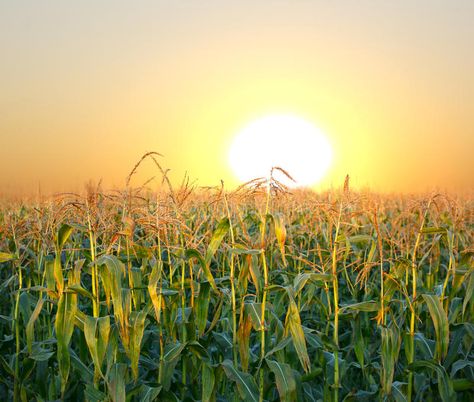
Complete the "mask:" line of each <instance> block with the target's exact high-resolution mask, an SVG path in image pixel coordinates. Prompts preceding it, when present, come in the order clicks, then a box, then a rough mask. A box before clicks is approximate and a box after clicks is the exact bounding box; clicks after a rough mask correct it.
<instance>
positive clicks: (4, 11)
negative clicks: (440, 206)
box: [0, 0, 474, 195]
mask: <svg viewBox="0 0 474 402" xmlns="http://www.w3.org/2000/svg"><path fill="white" fill-rule="evenodd" d="M473 20H474V2H473V1H472V0H458V1H451V2H448V1H441V0H429V1H428V0H425V1H413V0H409V1H408V0H407V1H406V0H398V1H369V0H361V1H349V0H348V1H322V0H321V1H309V0H299V1H298V0H294V1H270V0H269V1H247V0H241V1H207V0H199V1H184V0H181V1H156V0H155V1H134V2H128V1H117V0H115V1H80V2H72V1H71V2H67V1H41V2H38V1H21V0H18V1H7V0H1V1H0V55H1V56H0V57H1V62H0V195H3V194H28V193H30V194H32V193H35V192H38V191H41V192H43V193H52V192H58V191H79V190H81V189H83V187H84V184H85V183H86V182H88V181H89V180H92V181H94V182H98V181H99V180H102V183H103V186H104V187H106V188H114V187H115V188H116V187H123V186H124V185H125V179H126V177H127V175H128V173H129V172H130V170H131V169H132V168H133V166H134V164H135V163H136V162H137V161H138V159H139V158H140V156H141V155H143V154H144V153H145V152H147V151H157V152H159V153H161V154H162V155H163V157H161V158H160V162H161V163H162V165H163V166H164V167H165V168H166V169H170V177H171V178H172V180H173V181H174V182H178V181H179V180H180V179H181V178H182V177H183V175H184V174H185V172H187V173H188V174H189V176H190V177H191V179H193V180H195V182H196V185H202V186H208V185H218V184H219V183H220V180H221V179H223V180H224V182H225V183H227V185H228V186H235V185H237V184H238V181H237V178H236V176H235V175H234V174H233V172H232V170H231V168H230V166H229V161H228V159H229V158H228V155H229V147H230V144H231V143H232V140H233V138H234V137H235V136H236V135H237V134H238V133H239V131H241V130H242V129H243V128H244V127H245V126H246V125H247V124H249V123H250V122H252V121H254V120H256V119H259V118H262V117H264V116H266V115H273V114H292V115H295V116H299V117H301V118H303V119H305V120H307V121H309V122H311V123H312V124H314V125H315V126H316V127H317V128H318V129H319V130H321V131H322V132H324V133H325V135H326V136H327V138H328V140H329V141H330V143H331V144H332V147H333V163H332V165H331V167H330V169H329V171H328V173H327V175H326V177H325V178H324V179H323V181H322V182H321V183H319V185H318V186H317V188H318V189H319V188H325V187H336V186H339V185H340V184H341V183H343V181H344V177H345V175H346V174H349V175H350V176H351V183H352V184H353V185H354V186H356V187H360V188H366V187H369V188H371V189H372V190H375V191H381V192H418V191H429V190H432V189H439V190H448V191H460V192H464V191H468V190H472V189H473V187H474V185H473V184H474V180H473V178H472V177H473V174H474V158H473V151H474V74H473V73H472V72H473V71H474V51H473V49H474V24H473V23H472V21H473ZM157 174H158V172H157V171H156V169H155V168H154V166H153V164H152V163H150V162H148V163H145V164H143V166H142V167H141V169H140V172H139V174H138V175H137V176H136V177H135V178H134V182H133V184H134V185H141V184H142V183H143V182H145V181H146V180H147V179H148V178H151V177H153V176H155V175H157ZM152 185H153V186H155V187H156V186H159V181H158V180H157V181H156V182H152Z"/></svg>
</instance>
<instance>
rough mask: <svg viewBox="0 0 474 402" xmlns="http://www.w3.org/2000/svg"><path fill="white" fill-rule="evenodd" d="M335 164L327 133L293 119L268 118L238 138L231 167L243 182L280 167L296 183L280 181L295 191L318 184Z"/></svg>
mask: <svg viewBox="0 0 474 402" xmlns="http://www.w3.org/2000/svg"><path fill="white" fill-rule="evenodd" d="M331 160H332V148H331V144H330V143H329V141H328V139H327V137H326V136H325V135H324V133H323V132H322V131H321V130H319V129H318V128H317V127H315V126H314V125H313V124H311V123H310V122H308V121H306V120H304V119H301V118H299V117H296V116H291V115H273V116H266V117H263V118H261V119H259V120H256V121H254V122H252V123H250V124H249V125H248V126H246V127H245V128H244V129H243V130H242V131H240V132H239V133H238V134H237V135H236V137H235V138H234V140H233V142H232V145H231V147H230V152H229V164H230V166H231V168H232V170H233V172H234V174H235V175H236V176H237V178H238V179H239V180H240V181H242V182H247V181H249V180H252V179H254V178H257V177H267V176H268V175H269V173H270V170H271V168H272V167H274V166H278V167H280V168H283V169H285V170H286V171H287V172H288V173H289V174H290V175H291V176H292V177H293V178H294V179H295V181H296V183H293V182H292V181H291V180H289V179H287V178H286V177H284V175H283V174H280V175H278V176H276V178H277V180H280V181H281V182H282V183H283V184H285V185H288V186H292V187H295V186H310V185H313V184H316V183H318V182H319V181H320V180H321V179H322V178H323V177H324V175H325V174H326V172H327V170H328V169H329V167H330V165H331Z"/></svg>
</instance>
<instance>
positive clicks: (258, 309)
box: [245, 303, 262, 331]
mask: <svg viewBox="0 0 474 402" xmlns="http://www.w3.org/2000/svg"><path fill="white" fill-rule="evenodd" d="M245 311H246V313H247V314H248V316H249V317H250V318H251V321H252V325H253V329H254V330H255V331H260V330H261V329H262V303H245Z"/></svg>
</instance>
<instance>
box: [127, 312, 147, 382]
mask: <svg viewBox="0 0 474 402" xmlns="http://www.w3.org/2000/svg"><path fill="white" fill-rule="evenodd" d="M146 314H147V312H146V311H145V310H142V311H140V312H136V311H133V312H132V313H131V314H130V345H129V357H130V361H131V366H132V375H133V378H134V380H135V381H136V380H137V379H138V360H139V358H140V350H141V343H142V339H143V332H144V331H145V319H146Z"/></svg>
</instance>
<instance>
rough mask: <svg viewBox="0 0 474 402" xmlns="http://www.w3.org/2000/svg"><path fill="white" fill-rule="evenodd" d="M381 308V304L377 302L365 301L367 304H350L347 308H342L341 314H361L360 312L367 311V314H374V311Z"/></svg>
mask: <svg viewBox="0 0 474 402" xmlns="http://www.w3.org/2000/svg"><path fill="white" fill-rule="evenodd" d="M379 307H380V304H379V303H377V302H375V301H365V302H360V303H355V304H349V305H345V306H341V308H340V312H341V313H343V312H346V311H350V312H359V311H365V312H372V311H377V310H378V309H379Z"/></svg>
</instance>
